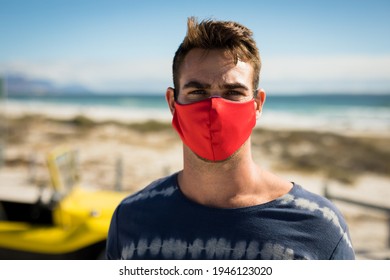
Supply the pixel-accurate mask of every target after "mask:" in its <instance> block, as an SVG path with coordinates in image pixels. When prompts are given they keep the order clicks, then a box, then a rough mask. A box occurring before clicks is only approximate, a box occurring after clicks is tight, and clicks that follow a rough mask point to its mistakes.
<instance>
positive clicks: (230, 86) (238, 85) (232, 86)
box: [222, 83, 249, 90]
mask: <svg viewBox="0 0 390 280" xmlns="http://www.w3.org/2000/svg"><path fill="white" fill-rule="evenodd" d="M222 87H223V88H224V89H244V90H249V89H248V87H247V86H246V85H244V84H241V83H231V84H223V86H222Z"/></svg>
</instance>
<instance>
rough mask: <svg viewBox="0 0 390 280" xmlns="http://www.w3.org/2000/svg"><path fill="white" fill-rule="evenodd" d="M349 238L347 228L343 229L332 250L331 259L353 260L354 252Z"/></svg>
mask: <svg viewBox="0 0 390 280" xmlns="http://www.w3.org/2000/svg"><path fill="white" fill-rule="evenodd" d="M349 240H351V239H350V237H349V233H348V230H346V231H345V233H344V235H343V236H342V237H341V238H340V241H339V243H338V244H337V246H336V248H335V249H334V251H333V254H332V256H331V257H330V259H331V260H354V259H355V252H354V250H353V247H352V245H351V244H350V243H349V242H350V241H349Z"/></svg>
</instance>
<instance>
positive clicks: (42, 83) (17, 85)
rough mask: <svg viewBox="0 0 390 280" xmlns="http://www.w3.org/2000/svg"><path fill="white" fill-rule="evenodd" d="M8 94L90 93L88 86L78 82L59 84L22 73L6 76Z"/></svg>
mask: <svg viewBox="0 0 390 280" xmlns="http://www.w3.org/2000/svg"><path fill="white" fill-rule="evenodd" d="M5 80H6V87H7V93H8V95H52V94H54V95H55V94H89V93H91V91H90V90H88V89H87V88H86V87H84V86H82V85H78V84H69V85H66V86H58V85H56V84H55V83H53V82H52V81H50V80H47V79H30V78H27V77H25V76H22V75H8V76H7V77H6V79H5Z"/></svg>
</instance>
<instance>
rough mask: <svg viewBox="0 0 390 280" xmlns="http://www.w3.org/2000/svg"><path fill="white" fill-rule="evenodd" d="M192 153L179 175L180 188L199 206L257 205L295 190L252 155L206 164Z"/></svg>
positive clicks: (185, 159)
mask: <svg viewBox="0 0 390 280" xmlns="http://www.w3.org/2000/svg"><path fill="white" fill-rule="evenodd" d="M245 148H246V147H244V149H245ZM188 152H189V153H191V152H190V151H187V155H186V151H185V156H184V168H183V170H182V171H181V172H180V173H179V178H178V180H179V186H180V188H181V191H182V192H183V194H184V195H185V196H187V197H188V198H189V199H191V200H193V201H195V202H197V203H199V204H202V205H205V206H210V207H217V208H238V207H247V206H254V205H258V204H262V203H265V202H268V201H270V200H273V199H275V198H276V197H279V196H281V195H283V194H285V193H286V192H288V191H289V189H291V183H288V182H285V181H283V180H281V179H279V178H277V177H276V176H274V175H272V174H271V173H269V172H267V171H264V170H262V169H261V168H260V167H258V166H257V165H256V164H255V163H254V162H253V160H252V157H251V154H250V152H249V153H241V154H237V155H235V156H233V157H232V158H231V159H229V160H227V161H224V162H217V163H211V162H205V161H203V160H201V159H199V158H196V156H195V155H188Z"/></svg>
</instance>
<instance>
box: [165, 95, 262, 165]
mask: <svg viewBox="0 0 390 280" xmlns="http://www.w3.org/2000/svg"><path fill="white" fill-rule="evenodd" d="M254 102H255V101H254V100H253V99H252V100H251V101H247V102H233V101H229V100H225V99H223V98H218V97H212V98H207V99H205V100H202V101H199V102H195V103H191V104H186V105H182V104H179V103H177V102H176V104H175V113H174V115H173V120H172V124H173V127H174V128H175V129H176V131H177V132H178V133H179V135H180V137H181V139H182V141H183V142H184V144H186V145H187V146H188V147H189V148H190V149H191V150H192V151H193V152H194V153H195V154H197V155H198V156H199V157H201V158H204V159H207V160H209V161H222V160H225V159H227V158H228V157H230V156H231V155H232V154H233V153H234V152H235V151H237V150H238V149H239V148H240V147H241V146H242V145H243V144H244V143H245V141H246V140H247V139H248V138H249V136H250V135H251V133H252V129H253V127H254V126H255V125H256V111H255V105H254Z"/></svg>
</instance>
